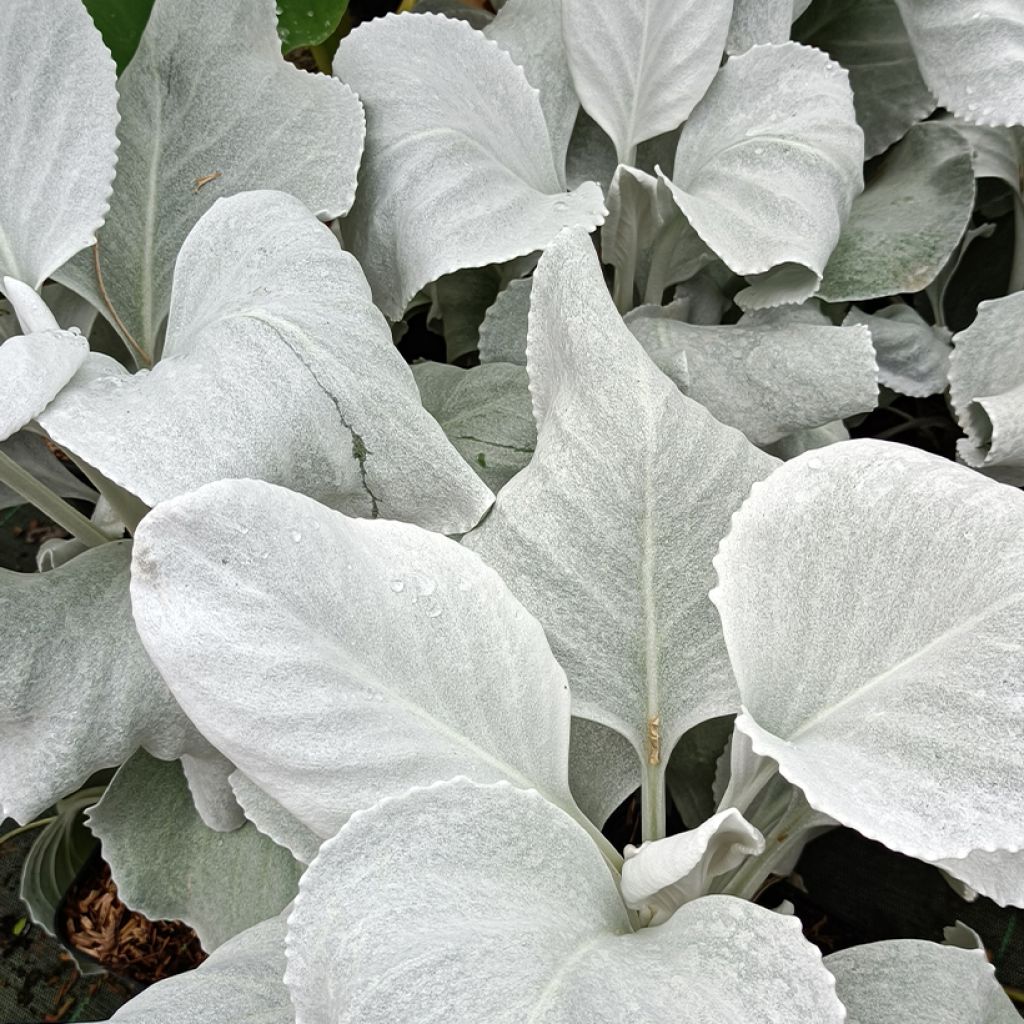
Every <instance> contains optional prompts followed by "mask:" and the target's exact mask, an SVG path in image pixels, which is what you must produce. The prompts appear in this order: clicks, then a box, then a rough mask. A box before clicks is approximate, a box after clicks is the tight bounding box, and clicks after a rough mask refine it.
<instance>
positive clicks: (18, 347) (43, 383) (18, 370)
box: [0, 330, 89, 441]
mask: <svg viewBox="0 0 1024 1024" xmlns="http://www.w3.org/2000/svg"><path fill="white" fill-rule="evenodd" d="M88 355H89V343H88V342H87V341H86V340H85V338H83V337H82V336H81V335H80V334H77V333H74V332H72V331H59V330H58V331H38V332H37V333H35V334H28V335H15V336H14V337H13V338H8V339H7V341H5V342H4V343H3V344H2V345H0V441H5V440H7V438H9V437H10V436H11V435H12V434H15V433H17V431H19V430H21V428H22V427H24V426H25V425H26V424H27V423H29V422H30V421H31V420H33V419H35V418H36V417H37V416H38V415H39V414H40V413H41V412H42V411H43V410H44V409H45V408H46V407H47V406H48V405H49V404H50V402H52V401H53V399H54V398H55V397H56V395H57V394H58V393H59V392H60V390H61V388H63V387H64V386H65V385H66V384H67V383H68V381H69V380H71V378H72V377H74V375H75V373H76V371H77V370H78V368H79V367H80V366H81V365H82V363H83V362H85V359H86V357H87V356H88Z"/></svg>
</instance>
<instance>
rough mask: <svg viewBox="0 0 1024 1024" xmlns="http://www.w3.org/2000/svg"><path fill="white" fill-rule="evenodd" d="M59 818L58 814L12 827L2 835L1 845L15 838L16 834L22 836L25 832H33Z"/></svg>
mask: <svg viewBox="0 0 1024 1024" xmlns="http://www.w3.org/2000/svg"><path fill="white" fill-rule="evenodd" d="M56 820H57V815H56V814H55V815H53V817H51V818H39V819H38V820H36V821H30V822H29V823H28V824H27V825H21V826H19V827H18V828H12V829H11V831H10V832H5V833H4V834H3V835H2V836H0V845H3V844H4V843H6V842H7V840H8V839H13V838H14V837H15V836H20V835H21V834H22V833H23V832H31V831H32V829H34V828H42V827H43V826H44V825H49V824H51V823H52V822H54V821H56Z"/></svg>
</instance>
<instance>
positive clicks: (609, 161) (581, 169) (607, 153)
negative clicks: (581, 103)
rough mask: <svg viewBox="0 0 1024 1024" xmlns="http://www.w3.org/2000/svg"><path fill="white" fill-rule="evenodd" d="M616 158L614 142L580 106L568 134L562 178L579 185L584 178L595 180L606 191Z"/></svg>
mask: <svg viewBox="0 0 1024 1024" xmlns="http://www.w3.org/2000/svg"><path fill="white" fill-rule="evenodd" d="M618 164H619V161H618V159H617V158H616V156H615V143H614V142H612V140H611V139H609V138H608V135H607V133H606V132H605V131H604V129H603V128H602V127H601V126H600V125H599V124H598V123H597V122H596V121H595V120H594V119H593V118H592V117H591V116H590V115H589V114H588V113H587V112H586V111H585V110H583V109H581V110H580V112H579V114H578V115H577V117H576V126H575V127H574V128H573V131H572V135H571V136H570V137H569V151H568V152H567V153H566V154H565V180H566V184H567V186H568V187H569V188H579V187H580V186H581V185H582V184H583V183H584V182H587V181H596V182H597V184H598V185H600V186H601V191H602V192H604V193H607V191H608V189H609V187H610V186H611V182H612V175H613V174H614V173H615V168H616V167H617V166H618Z"/></svg>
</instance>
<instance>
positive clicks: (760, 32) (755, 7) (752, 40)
mask: <svg viewBox="0 0 1024 1024" xmlns="http://www.w3.org/2000/svg"><path fill="white" fill-rule="evenodd" d="M810 3H811V0H735V3H734V4H733V12H732V22H731V23H730V25H729V38H728V42H727V43H726V49H727V50H728V52H729V53H743V52H744V51H745V50H749V49H750V48H751V47H752V46H756V45H758V44H759V43H785V42H787V41H788V39H789V35H790V26H791V24H792V23H793V21H794V20H795V19H796V18H797V17H798V16H799V15H801V14H803V12H804V11H805V10H806V9H807V8H808V7H809V6H810Z"/></svg>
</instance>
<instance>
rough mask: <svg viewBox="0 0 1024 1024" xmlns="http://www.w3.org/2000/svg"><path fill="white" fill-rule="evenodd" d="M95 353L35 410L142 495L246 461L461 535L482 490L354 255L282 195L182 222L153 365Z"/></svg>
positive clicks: (356, 506) (257, 469) (238, 200)
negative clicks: (426, 397) (84, 373)
mask: <svg viewBox="0 0 1024 1024" xmlns="http://www.w3.org/2000/svg"><path fill="white" fill-rule="evenodd" d="M8 344H9V343H8ZM0 351H2V350H0ZM96 358H97V357H95V356H94V357H91V359H92V361H93V362H95V360H96ZM105 365H107V370H109V372H107V370H104V371H103V372H100V373H97V374H90V376H89V379H87V380H86V379H81V378H80V379H79V380H76V381H75V383H74V384H72V385H71V386H69V387H67V388H65V389H64V391H63V393H62V394H61V396H60V399H59V401H57V402H54V403H52V404H51V405H50V406H49V408H48V409H47V410H46V413H45V415H43V417H42V419H41V420H40V422H41V423H42V425H43V426H44V427H45V429H46V430H47V432H48V433H49V434H50V436H51V437H53V438H54V440H56V441H57V443H58V444H60V445H62V446H64V447H66V448H67V449H68V450H69V451H71V452H73V453H74V454H75V455H76V456H81V457H82V458H83V459H84V460H85V461H86V462H88V463H89V464H90V465H91V466H94V467H95V468H96V469H98V470H99V471H100V472H101V473H103V474H104V476H106V477H108V478H109V479H110V480H112V481H114V483H116V484H119V485H120V486H122V487H124V488H125V489H126V490H128V491H130V492H131V493H132V494H135V495H137V496H138V497H139V498H141V499H142V501H144V502H145V503H146V504H147V505H150V506H152V505H155V504H156V503H157V502H158V501H162V500H164V499H165V498H169V497H172V496H173V495H176V494H181V493H183V492H184V491H188V490H191V489H193V488H195V487H198V486H199V485H201V484H204V483H207V482H209V481H212V480H218V479H221V478H223V477H229V476H246V475H249V476H253V477H258V478H261V479H266V480H270V481H272V482H274V483H280V484H282V485H287V486H289V487H292V488H294V489H295V490H300V491H303V492H305V493H308V494H311V495H313V496H314V497H316V498H318V499H319V500H321V501H323V502H325V503H327V504H329V505H331V506H333V507H340V508H344V509H345V510H346V511H348V512H350V513H351V514H355V515H367V516H368V515H378V514H379V515H383V516H388V517H391V518H395V519H403V520H408V519H411V520H415V521H417V522H419V523H421V524H422V525H424V526H427V527H429V528H432V529H439V530H444V531H451V532H458V531H462V530H466V529H468V528H470V527H471V526H473V525H474V524H475V523H476V522H478V521H479V519H480V516H481V515H482V514H483V512H484V510H485V509H486V508H487V506H488V504H489V502H490V495H489V493H488V492H487V490H486V488H485V487H484V486H483V485H482V484H481V483H480V481H479V480H477V479H476V477H475V476H473V474H472V473H471V472H470V471H469V470H468V468H467V467H466V466H465V464H464V463H463V462H462V460H461V459H460V458H459V457H458V454H457V453H456V452H455V451H454V449H452V447H451V445H450V444H449V443H448V442H447V440H446V438H445V437H444V434H443V432H442V431H441V429H440V427H438V426H437V424H436V423H435V422H434V421H433V420H432V419H431V418H430V416H429V415H428V414H427V413H426V412H425V411H424V410H423V408H422V407H421V405H420V400H419V393H418V391H417V390H416V385H415V382H414V381H413V379H412V374H411V373H410V371H409V368H408V366H407V365H406V364H405V362H404V361H403V359H402V358H401V356H400V355H399V354H398V352H397V350H396V349H395V347H394V345H393V344H392V341H391V332H390V331H389V329H388V327H387V324H386V322H385V320H384V318H383V317H382V316H381V315H380V313H379V311H378V310H377V309H376V308H375V307H374V306H373V304H372V302H371V300H370V295H369V289H368V288H367V286H366V281H365V279H364V278H363V275H362V272H361V271H360V269H359V266H358V264H357V263H356V261H355V260H354V259H353V258H352V256H351V255H349V254H348V253H346V252H343V251H342V250H341V249H339V247H338V244H337V241H336V239H335V238H334V237H333V235H332V234H331V233H330V231H329V230H328V229H327V228H326V227H324V226H323V225H322V224H320V223H319V222H318V221H317V220H316V218H315V217H313V216H312V214H310V213H309V211H308V210H307V209H306V208H305V207H304V206H303V205H302V204H301V203H300V202H299V201H298V200H297V199H294V198H292V197H291V196H286V195H284V194H282V193H280V192H249V193H245V194H242V195H238V196H232V197H231V198H229V199H225V200H223V201H222V202H220V203H218V204H217V205H216V206H214V208H213V209H211V210H210V212H209V213H208V214H207V215H206V216H205V217H204V218H203V219H202V221H201V222H200V223H199V224H198V225H196V228H195V230H194V231H193V232H192V233H191V234H190V235H189V237H188V239H187V240H186V243H185V245H184V246H183V247H182V251H181V255H180V256H179V258H178V265H177V269H176V275H175V286H174V296H173V301H172V304H171V315H170V320H169V322H168V327H167V340H166V343H165V345H164V357H163V358H162V359H161V360H160V362H159V363H157V365H156V366H155V367H154V368H153V369H152V370H151V371H148V372H140V373H137V374H135V375H134V376H129V375H128V374H127V373H126V372H125V371H124V370H123V369H122V368H120V367H119V366H117V365H116V364H113V363H111V362H110V361H109V360H108V361H107V364H105ZM384 411H386V415H382V412H384Z"/></svg>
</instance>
